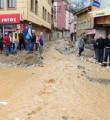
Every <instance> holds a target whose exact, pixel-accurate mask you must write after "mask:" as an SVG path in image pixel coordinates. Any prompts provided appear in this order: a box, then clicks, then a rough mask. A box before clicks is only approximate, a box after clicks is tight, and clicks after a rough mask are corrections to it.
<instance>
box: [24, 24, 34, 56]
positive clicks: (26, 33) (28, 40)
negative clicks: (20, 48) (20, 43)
mask: <svg viewBox="0 0 110 120" xmlns="http://www.w3.org/2000/svg"><path fill="white" fill-rule="evenodd" d="M24 39H25V40H26V53H27V54H28V53H30V50H31V39H32V23H31V22H29V25H28V26H27V27H26V29H25V31H24Z"/></svg>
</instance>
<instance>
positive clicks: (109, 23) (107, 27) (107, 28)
mask: <svg viewBox="0 0 110 120" xmlns="http://www.w3.org/2000/svg"><path fill="white" fill-rule="evenodd" d="M94 23H95V24H94V27H95V28H96V29H97V30H99V31H101V30H103V33H102V35H103V36H104V37H105V38H106V37H107V36H108V34H110V16H102V17H96V18H95V19H94Z"/></svg>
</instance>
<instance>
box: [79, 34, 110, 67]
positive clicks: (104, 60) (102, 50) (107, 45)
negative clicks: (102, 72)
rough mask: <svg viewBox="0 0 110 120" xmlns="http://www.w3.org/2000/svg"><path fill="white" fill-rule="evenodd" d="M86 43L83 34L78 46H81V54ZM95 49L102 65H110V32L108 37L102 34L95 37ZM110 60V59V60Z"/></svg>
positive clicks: (98, 60)
mask: <svg viewBox="0 0 110 120" xmlns="http://www.w3.org/2000/svg"><path fill="white" fill-rule="evenodd" d="M84 45H85V36H84V34H82V35H81V36H80V38H79V40H78V48H79V56H81V53H82V52H83V51H84ZM93 47H94V51H95V57H94V58H95V59H96V60H97V62H99V63H100V64H101V65H102V66H105V67H106V66H107V65H109V66H110V34H109V35H108V36H107V38H106V39H104V38H103V37H102V35H101V34H100V35H99V37H98V38H97V37H96V36H95V37H94V43H93ZM108 60H109V61H108Z"/></svg>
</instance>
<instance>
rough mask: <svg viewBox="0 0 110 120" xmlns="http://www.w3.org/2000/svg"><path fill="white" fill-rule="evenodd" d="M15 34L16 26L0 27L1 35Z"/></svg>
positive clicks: (6, 25)
mask: <svg viewBox="0 0 110 120" xmlns="http://www.w3.org/2000/svg"><path fill="white" fill-rule="evenodd" d="M13 32H15V24H5V25H0V35H1V34H3V35H5V34H8V35H9V34H12V35H13Z"/></svg>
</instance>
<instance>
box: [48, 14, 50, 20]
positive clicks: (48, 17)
mask: <svg viewBox="0 0 110 120" xmlns="http://www.w3.org/2000/svg"><path fill="white" fill-rule="evenodd" d="M48 22H50V19H49V13H48Z"/></svg>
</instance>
